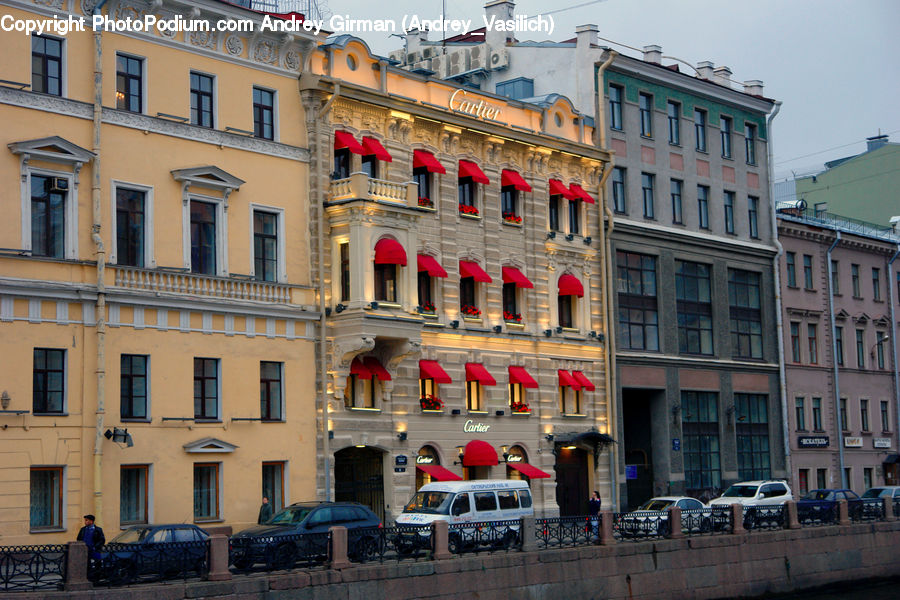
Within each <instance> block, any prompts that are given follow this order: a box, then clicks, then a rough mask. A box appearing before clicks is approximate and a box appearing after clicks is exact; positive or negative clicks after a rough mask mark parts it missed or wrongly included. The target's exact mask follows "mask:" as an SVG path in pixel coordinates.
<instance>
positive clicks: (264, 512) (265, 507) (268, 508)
mask: <svg viewBox="0 0 900 600" xmlns="http://www.w3.org/2000/svg"><path fill="white" fill-rule="evenodd" d="M271 518H272V505H271V504H269V499H268V498H266V497H265V496H263V501H262V506H260V507H259V516H258V517H257V518H256V523H257V525H262V524H264V523H268V522H269V519H271Z"/></svg>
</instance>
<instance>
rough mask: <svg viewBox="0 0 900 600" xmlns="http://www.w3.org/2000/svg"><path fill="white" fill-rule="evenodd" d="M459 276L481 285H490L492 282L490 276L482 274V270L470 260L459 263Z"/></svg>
mask: <svg viewBox="0 0 900 600" xmlns="http://www.w3.org/2000/svg"><path fill="white" fill-rule="evenodd" d="M459 276H460V277H472V278H473V279H475V281H480V282H482V283H491V282H492V281H494V280H493V279H491V276H490V275H488V274H487V273H485V272H484V269H482V268H481V267H479V266H478V263H475V262H472V261H470V260H461V261H459Z"/></svg>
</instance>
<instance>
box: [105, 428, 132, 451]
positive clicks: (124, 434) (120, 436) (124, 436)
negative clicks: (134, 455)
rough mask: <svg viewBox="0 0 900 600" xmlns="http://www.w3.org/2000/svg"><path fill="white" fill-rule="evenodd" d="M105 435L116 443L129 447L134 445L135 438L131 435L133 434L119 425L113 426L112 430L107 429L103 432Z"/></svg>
mask: <svg viewBox="0 0 900 600" xmlns="http://www.w3.org/2000/svg"><path fill="white" fill-rule="evenodd" d="M103 435H104V437H106V439H108V440H112V441H113V442H114V443H116V444H125V446H126V447H127V448H131V447H132V446H134V440H133V439H132V437H131V434H130V433H128V430H127V429H119V428H118V427H113V428H112V430H109V429H107V430H106V433H104V434H103Z"/></svg>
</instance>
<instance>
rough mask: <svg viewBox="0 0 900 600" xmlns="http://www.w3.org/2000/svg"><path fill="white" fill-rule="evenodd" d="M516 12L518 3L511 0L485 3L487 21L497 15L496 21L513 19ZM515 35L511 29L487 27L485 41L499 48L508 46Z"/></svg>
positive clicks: (492, 46) (491, 0)
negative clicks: (500, 29) (508, 42)
mask: <svg viewBox="0 0 900 600" xmlns="http://www.w3.org/2000/svg"><path fill="white" fill-rule="evenodd" d="M515 14H516V3H515V2H512V1H511V0H489V2H488V3H487V4H485V5H484V18H485V20H487V21H490V20H491V17H496V19H495V20H496V21H508V20H509V19H512V18H513V17H514V16H515ZM445 18H446V16H445ZM513 35H514V34H513V32H511V31H497V30H496V29H487V30H486V31H485V32H484V41H485V42H486V43H487V45H488V46H490V47H491V48H496V49H499V48H503V47H504V46H506V42H507V41H512V39H513Z"/></svg>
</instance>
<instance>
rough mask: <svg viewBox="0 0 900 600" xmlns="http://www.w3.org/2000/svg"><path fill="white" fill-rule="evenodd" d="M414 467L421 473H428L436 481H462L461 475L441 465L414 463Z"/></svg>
mask: <svg viewBox="0 0 900 600" xmlns="http://www.w3.org/2000/svg"><path fill="white" fill-rule="evenodd" d="M416 468H417V469H418V470H420V471H422V472H423V473H428V474H429V475H431V477H432V478H433V479H436V480H437V481H462V477H460V476H459V475H457V474H456V473H454V472H453V471H448V470H447V469H445V468H444V467H442V466H441V465H416Z"/></svg>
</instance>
